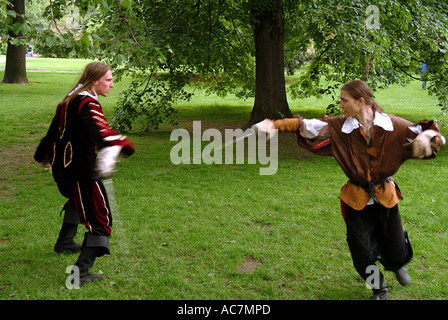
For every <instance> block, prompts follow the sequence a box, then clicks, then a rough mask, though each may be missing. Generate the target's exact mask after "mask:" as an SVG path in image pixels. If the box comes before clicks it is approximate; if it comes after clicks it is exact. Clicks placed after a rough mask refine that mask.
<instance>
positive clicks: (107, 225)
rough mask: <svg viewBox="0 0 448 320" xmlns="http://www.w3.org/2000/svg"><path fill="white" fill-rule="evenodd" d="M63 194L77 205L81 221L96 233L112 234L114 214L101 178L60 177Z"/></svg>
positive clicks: (59, 185) (59, 183)
mask: <svg viewBox="0 0 448 320" xmlns="http://www.w3.org/2000/svg"><path fill="white" fill-rule="evenodd" d="M56 182H57V184H58V188H59V191H60V192H61V194H62V195H63V196H64V197H66V198H68V199H70V202H71V203H72V204H74V206H75V207H76V211H77V212H78V217H79V220H80V222H81V223H82V224H83V225H84V226H85V227H86V228H87V229H88V230H89V231H90V232H91V233H92V234H95V235H102V236H110V235H111V233H112V214H111V212H110V205H109V199H108V196H107V191H106V188H105V187H104V185H103V183H102V182H101V180H78V181H73V180H71V179H59V181H56Z"/></svg>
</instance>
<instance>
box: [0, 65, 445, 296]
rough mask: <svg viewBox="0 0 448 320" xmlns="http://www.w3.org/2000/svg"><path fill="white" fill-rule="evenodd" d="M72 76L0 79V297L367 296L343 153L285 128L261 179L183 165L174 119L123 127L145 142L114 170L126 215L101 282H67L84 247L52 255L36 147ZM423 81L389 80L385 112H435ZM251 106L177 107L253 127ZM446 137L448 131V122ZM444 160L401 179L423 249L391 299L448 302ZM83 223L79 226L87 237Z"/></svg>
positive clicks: (117, 224)
mask: <svg viewBox="0 0 448 320" xmlns="http://www.w3.org/2000/svg"><path fill="white" fill-rule="evenodd" d="M58 63H59V62H58ZM45 64H46V65H47V66H48V65H49V64H51V62H49V61H46V62H45ZM62 65H63V64H62ZM46 68H47V67H45V68H40V66H36V70H43V69H46ZM58 68H59V67H58ZM80 68H82V66H81V67H80ZM0 69H1V67H0ZM76 76H77V75H76V74H71V73H48V72H45V73H44V72H30V73H29V74H28V77H29V80H30V81H31V82H32V83H31V84H28V85H20V86H16V85H7V84H0V97H1V101H2V107H1V109H0V114H1V117H0V138H1V142H0V163H1V166H2V173H1V174H0V182H1V185H0V200H1V207H0V299H13V300H20V299H45V300H46V299H111V300H113V299H157V300H159V299H160V300H161V299H176V300H177V299H272V300H277V299H279V300H296V299H307V300H308V299H309V300H318V299H325V300H327V299H328V300H330V299H338V300H339V299H341V300H350V299H353V300H356V299H361V300H362V299H366V298H368V297H369V296H370V292H369V290H367V289H366V288H365V286H364V284H363V283H362V282H361V280H360V279H359V276H358V275H357V274H356V272H355V270H354V268H353V266H352V262H351V256H350V253H349V251H348V248H347V244H346V241H345V225H344V222H343V220H342V217H341V214H340V208H339V201H338V198H337V197H338V193H339V190H340V187H341V186H342V185H343V184H344V183H345V182H346V177H345V176H344V174H343V173H342V171H341V169H340V168H339V167H338V165H337V163H336V162H335V160H334V159H332V158H327V157H318V156H314V155H313V154H310V153H308V152H305V151H304V150H302V149H300V148H299V147H298V146H297V143H296V141H295V139H294V137H293V136H292V135H289V134H285V135H281V136H280V141H279V142H280V151H279V168H278V171H277V173H276V174H275V175H272V176H261V175H259V169H260V167H261V166H263V165H249V164H244V165H237V164H223V165H204V164H200V165H177V166H176V165H173V164H172V163H171V161H170V156H169V155H170V150H171V148H172V147H173V146H174V145H175V144H176V142H175V141H170V133H171V131H172V130H173V129H174V128H173V127H171V126H164V127H163V128H162V130H160V131H157V132H150V133H138V132H134V133H130V134H128V136H129V137H130V138H131V139H132V141H133V142H134V143H135V145H136V148H137V152H136V153H135V154H134V155H133V156H132V157H130V158H129V159H126V160H124V161H122V162H120V163H118V165H117V167H118V169H119V172H118V174H117V175H116V176H115V177H114V187H115V192H116V197H117V202H118V209H119V211H117V212H115V213H113V214H114V217H115V221H114V232H113V235H112V237H111V251H112V254H111V255H110V256H104V257H102V258H99V259H97V262H96V263H95V266H94V269H93V271H94V272H100V271H101V272H102V273H103V274H104V275H105V276H106V280H105V281H103V282H101V283H98V284H94V285H87V286H85V287H83V288H81V289H80V290H75V289H73V290H68V289H67V288H66V287H65V280H66V278H67V277H68V274H66V273H65V269H66V267H67V266H69V265H71V264H73V263H74V262H75V261H76V257H77V255H68V254H62V255H58V254H56V253H54V252H53V251H52V250H53V245H54V242H55V240H56V237H57V234H58V231H59V228H60V225H61V223H62V220H61V217H59V212H60V209H61V206H62V205H63V204H64V201H65V200H64V198H63V197H62V196H61V195H60V194H59V193H58V190H57V187H56V185H55V183H54V182H53V180H52V177H51V175H50V174H49V173H48V172H46V171H44V170H42V169H41V168H40V166H39V165H38V164H37V163H35V162H34V161H33V158H32V156H33V152H34V149H35V147H36V145H37V143H38V142H39V140H40V139H41V138H42V137H43V135H44V134H45V132H46V130H47V128H48V125H49V123H50V121H51V118H52V117H53V114H54V110H55V107H56V105H57V103H58V102H59V100H60V99H61V98H62V97H63V95H64V94H66V92H67V91H68V90H69V89H70V88H71V86H72V85H73V84H74V82H75V80H76ZM0 77H2V74H1V73H0ZM127 83H128V80H126V79H125V80H123V81H122V82H120V83H117V84H116V88H115V89H114V90H113V91H112V93H111V96H109V97H108V98H106V99H105V98H101V103H102V105H103V107H104V109H105V113H106V116H107V117H108V118H109V119H110V118H111V117H112V113H113V107H114V104H115V102H116V100H117V97H118V93H119V92H120V91H121V90H123V89H124V88H125V87H126V84H127ZM419 85H420V84H419V83H418V82H415V83H412V84H411V85H410V86H409V87H406V88H400V87H391V88H389V89H388V90H387V91H384V92H381V93H379V94H377V97H376V100H377V101H378V102H379V103H380V105H382V106H383V108H384V109H385V110H386V112H389V113H395V114H398V115H402V116H405V117H407V118H409V119H411V120H419V119H423V118H433V117H435V116H436V115H437V114H438V113H439V110H438V109H437V106H436V102H435V100H434V99H433V98H430V97H427V95H426V92H422V90H420V89H419ZM327 103H328V101H326V100H316V99H307V100H303V101H290V106H291V109H292V110H293V112H294V113H302V114H305V115H306V116H307V117H319V116H321V115H322V114H324V113H325V106H326V104H327ZM251 107H252V101H241V100H239V99H237V98H235V97H232V96H231V97H227V98H219V97H216V96H213V95H211V96H205V95H204V94H203V93H201V92H197V94H196V95H195V97H194V98H193V99H192V101H190V102H189V103H181V104H179V105H177V109H178V111H179V120H180V127H185V128H191V124H192V121H193V120H202V121H203V122H202V124H203V129H204V128H205V127H216V128H219V129H224V128H226V127H229V128H234V127H235V126H236V125H239V124H244V123H245V122H246V121H247V119H248V117H249V113H250V111H251ZM443 133H444V134H445V136H448V132H447V130H446V129H443ZM447 164H448V154H447V150H446V149H444V150H442V151H441V152H440V153H439V155H438V157H437V158H435V159H431V160H425V161H417V160H411V161H408V162H406V163H405V164H404V165H403V166H402V168H401V169H400V171H399V172H398V173H397V174H396V176H395V178H396V181H397V183H398V184H399V185H400V188H401V190H402V192H403V194H404V200H403V201H402V202H401V203H400V208H401V214H402V218H403V224H404V227H405V229H406V230H407V231H408V232H409V236H410V239H411V241H412V244H413V246H414V259H413V260H412V261H411V263H410V264H409V266H408V269H409V272H410V274H411V277H412V278H413V284H412V285H410V286H408V287H401V286H400V285H398V283H397V282H396V280H395V279H394V277H393V276H392V275H391V274H390V273H387V274H386V280H387V282H388V283H389V285H390V287H391V290H390V299H428V300H431V299H445V298H446V296H447V294H448V289H447V288H448V272H447V266H448V260H447V259H448V254H447V252H448V250H447V242H446V233H447V229H448V215H447V209H446V208H447V207H448V203H447V201H448V200H447V198H446V191H445V190H446V186H447V185H448V170H447V168H448V165H447ZM84 231H85V230H84V228H83V227H82V226H80V228H79V229H78V235H77V239H78V241H81V240H82V235H83V233H84Z"/></svg>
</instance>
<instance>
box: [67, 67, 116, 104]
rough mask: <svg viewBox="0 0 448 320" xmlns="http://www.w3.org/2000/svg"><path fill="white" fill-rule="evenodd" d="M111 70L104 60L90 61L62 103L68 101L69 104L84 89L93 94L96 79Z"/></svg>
mask: <svg viewBox="0 0 448 320" xmlns="http://www.w3.org/2000/svg"><path fill="white" fill-rule="evenodd" d="M109 70H110V67H109V66H107V65H105V64H104V63H102V62H91V63H89V64H88V65H87V66H86V68H85V69H84V72H83V73H82V76H81V78H80V79H79V80H78V82H77V83H76V85H75V86H74V87H73V89H72V90H70V91H69V93H68V94H67V95H66V96H65V98H64V99H63V100H62V103H66V104H67V105H68V104H69V103H70V101H71V100H72V99H73V98H74V97H76V96H77V95H78V93H80V92H83V91H87V92H90V93H92V94H93V92H92V87H93V84H94V83H95V81H98V80H99V79H101V77H102V76H104V75H105V74H106V73H107V72H108V71H109Z"/></svg>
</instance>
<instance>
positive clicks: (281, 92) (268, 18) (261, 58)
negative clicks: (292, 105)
mask: <svg viewBox="0 0 448 320" xmlns="http://www.w3.org/2000/svg"><path fill="white" fill-rule="evenodd" d="M252 14H253V17H254V21H256V22H255V23H254V36H255V63H256V66H255V102H254V107H253V109H252V112H251V115H250V120H249V123H248V126H250V125H253V124H255V123H257V122H260V121H262V120H264V119H266V118H269V119H279V118H283V117H292V113H291V111H290V110H289V106H288V101H287V99H286V87H285V62H284V52H283V50H284V36H285V34H284V31H285V30H284V29H285V19H284V13H283V0H273V1H272V5H271V8H269V9H264V10H262V11H258V12H257V11H255V10H252Z"/></svg>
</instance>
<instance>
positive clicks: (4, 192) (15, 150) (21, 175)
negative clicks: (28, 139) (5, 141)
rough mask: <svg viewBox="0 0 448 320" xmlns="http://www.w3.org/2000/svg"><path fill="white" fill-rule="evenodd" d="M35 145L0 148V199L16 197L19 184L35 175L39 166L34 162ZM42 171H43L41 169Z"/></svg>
mask: <svg viewBox="0 0 448 320" xmlns="http://www.w3.org/2000/svg"><path fill="white" fill-rule="evenodd" d="M35 150H36V145H35V144H30V143H27V144H23V145H15V146H14V147H0V168H1V172H0V199H1V200H4V199H11V198H14V197H16V196H15V191H16V190H17V188H19V184H21V183H22V182H24V180H25V179H26V178H27V177H28V176H30V175H33V174H35V173H36V170H35V169H36V168H39V166H40V165H39V164H38V163H37V162H36V161H34V158H33V156H34V152H35ZM42 171H44V170H43V169H42Z"/></svg>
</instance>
